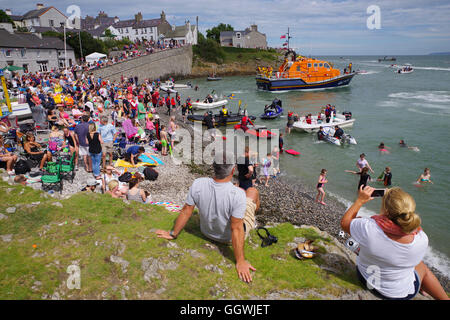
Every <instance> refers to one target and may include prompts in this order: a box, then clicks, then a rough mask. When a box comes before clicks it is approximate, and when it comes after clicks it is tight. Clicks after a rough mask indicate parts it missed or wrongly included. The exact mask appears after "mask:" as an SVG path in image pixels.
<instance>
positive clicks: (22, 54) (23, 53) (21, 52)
mask: <svg viewBox="0 0 450 320" xmlns="http://www.w3.org/2000/svg"><path fill="white" fill-rule="evenodd" d="M26 53H27V50H26V49H25V48H23V49H20V55H21V56H22V58H23V57H25V54H26Z"/></svg>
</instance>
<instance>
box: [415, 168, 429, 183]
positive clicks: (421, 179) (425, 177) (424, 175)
mask: <svg viewBox="0 0 450 320" xmlns="http://www.w3.org/2000/svg"><path fill="white" fill-rule="evenodd" d="M430 178H431V174H430V169H429V168H425V170H424V171H423V173H422V174H421V175H420V177H419V179H417V182H416V183H420V182H429V183H433V182H432V181H431V180H430Z"/></svg>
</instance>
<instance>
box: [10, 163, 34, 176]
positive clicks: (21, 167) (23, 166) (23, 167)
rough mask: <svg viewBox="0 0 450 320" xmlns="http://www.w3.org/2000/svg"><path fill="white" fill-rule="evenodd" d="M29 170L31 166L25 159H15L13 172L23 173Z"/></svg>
mask: <svg viewBox="0 0 450 320" xmlns="http://www.w3.org/2000/svg"><path fill="white" fill-rule="evenodd" d="M30 171H31V167H30V165H29V164H28V162H27V161H25V160H19V161H17V162H16V164H15V166H14V172H15V173H16V175H19V174H25V173H27V172H30Z"/></svg>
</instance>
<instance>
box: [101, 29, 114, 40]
mask: <svg viewBox="0 0 450 320" xmlns="http://www.w3.org/2000/svg"><path fill="white" fill-rule="evenodd" d="M104 36H105V37H106V38H108V39H114V38H115V37H116V35H114V34H112V32H111V30H109V29H106V30H105V34H104Z"/></svg>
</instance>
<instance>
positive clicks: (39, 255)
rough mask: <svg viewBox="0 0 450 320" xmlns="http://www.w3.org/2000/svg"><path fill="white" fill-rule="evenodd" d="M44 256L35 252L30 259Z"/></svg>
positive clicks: (42, 253)
mask: <svg viewBox="0 0 450 320" xmlns="http://www.w3.org/2000/svg"><path fill="white" fill-rule="evenodd" d="M43 256H45V252H35V253H34V254H33V255H32V256H31V257H32V258H41V257H43Z"/></svg>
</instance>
